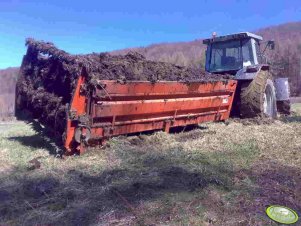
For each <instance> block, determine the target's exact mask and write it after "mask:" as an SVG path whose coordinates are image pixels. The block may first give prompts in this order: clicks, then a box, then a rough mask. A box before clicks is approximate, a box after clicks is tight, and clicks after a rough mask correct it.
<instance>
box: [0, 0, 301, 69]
mask: <svg viewBox="0 0 301 226" xmlns="http://www.w3.org/2000/svg"><path fill="white" fill-rule="evenodd" d="M300 20H301V2H300V0H283V1H282V0H271V1H264V0H253V1H246V0H245V1H242V0H240V1H239V0H236V1H235V0H211V1H209V0H208V1H202V0H186V1H183V0H182V1H175V0H173V1H169V0H151V1H143V0H139V1H134V0H120V1H115V0H110V1H107V0H106V1H101V0H98V1H96V0H95V1H89V0H85V1H84V0H81V1H78V0H73V1H68V0H51V1H50V0H49V1H43V0H36V1H27V0H11V1H6V0H0V68H6V67H9V66H19V65H20V64H21V60H22V56H23V54H24V53H25V51H26V48H25V46H24V41H25V38H26V37H33V38H35V39H42V40H45V41H52V42H54V43H55V44H56V45H57V46H58V47H59V48H62V49H64V50H66V51H67V52H70V53H89V52H103V51H110V50H116V49H122V48H127V47H136V46H146V45H149V44H152V43H160V42H175V41H190V40H194V39H199V38H206V37H209V36H211V33H212V32H213V31H216V32H217V33H218V34H219V35H221V34H228V33H234V32H239V31H253V30H256V29H258V28H262V27H267V26H270V25H278V24H282V23H286V22H292V21H300Z"/></svg>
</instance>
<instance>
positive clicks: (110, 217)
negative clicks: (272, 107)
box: [0, 105, 301, 225]
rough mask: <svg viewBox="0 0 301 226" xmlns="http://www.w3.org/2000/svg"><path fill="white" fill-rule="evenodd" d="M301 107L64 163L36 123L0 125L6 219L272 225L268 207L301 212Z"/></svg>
mask: <svg viewBox="0 0 301 226" xmlns="http://www.w3.org/2000/svg"><path fill="white" fill-rule="evenodd" d="M298 109H300V106H299V105H296V106H295V110H296V111H298ZM300 113H301V112H299V113H296V114H295V115H293V116H291V117H289V118H285V119H282V120H277V121H275V122H273V123H270V124H263V125H257V124H256V123H251V124H250V125H244V124H246V123H242V122H241V121H233V120H230V121H229V122H228V123H210V124H207V125H202V127H201V128H198V129H195V130H192V131H189V132H185V133H179V134H165V133H163V132H157V133H154V134H151V135H140V136H131V137H118V138H113V139H112V140H111V141H110V142H109V147H107V148H106V149H104V150H97V149H93V150H91V151H90V152H89V153H87V154H86V155H83V156H78V157H69V158H66V159H59V158H56V157H55V156H54V155H52V154H51V153H53V152H54V150H53V149H55V146H53V145H52V144H51V143H50V142H49V141H47V140H45V139H44V138H43V137H41V136H40V135H38V134H36V132H35V131H33V130H32V127H31V126H30V125H27V124H25V123H23V122H15V123H13V124H6V125H3V124H0V172H1V174H0V177H1V178H0V181H1V182H0V199H1V200H2V201H1V203H0V225H1V224H4V225H46V224H47V225H274V224H273V222H271V221H270V220H269V219H268V218H267V217H266V216H265V213H264V207H265V205H269V204H274V203H275V204H276V203H277V204H283V205H288V206H290V207H292V208H294V209H295V210H297V211H301V209H300V203H301V199H300V194H301V191H300V188H301V183H300V172H301V154H300V150H301V139H300V137H301V117H300V116H299V115H300ZM30 160H34V161H31V162H33V163H30V162H29V161H30ZM35 163H40V164H41V166H40V168H39V167H36V168H35V167H34V166H35Z"/></svg>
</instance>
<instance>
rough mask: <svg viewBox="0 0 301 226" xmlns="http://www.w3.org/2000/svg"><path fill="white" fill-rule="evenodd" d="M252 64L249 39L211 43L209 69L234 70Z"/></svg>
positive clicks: (218, 70)
mask: <svg viewBox="0 0 301 226" xmlns="http://www.w3.org/2000/svg"><path fill="white" fill-rule="evenodd" d="M253 64H254V57H253V51H252V44H251V39H249V40H231V41H226V42H215V43H212V45H211V56H210V61H209V71H211V72H221V71H236V70H239V69H241V68H242V67H243V66H249V65H253Z"/></svg>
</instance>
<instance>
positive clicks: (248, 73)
mask: <svg viewBox="0 0 301 226" xmlns="http://www.w3.org/2000/svg"><path fill="white" fill-rule="evenodd" d="M268 70H269V65H267V64H259V65H251V66H247V67H243V68H242V69H240V70H239V71H237V73H236V75H235V79H236V80H253V79H254V78H255V77H256V76H257V75H258V73H259V72H260V71H268Z"/></svg>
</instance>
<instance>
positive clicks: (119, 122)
mask: <svg viewBox="0 0 301 226" xmlns="http://www.w3.org/2000/svg"><path fill="white" fill-rule="evenodd" d="M84 83H85V78H84V77H83V76H80V77H79V79H78V82H77V87H76V89H75V92H74V95H73V98H72V102H71V104H70V108H69V114H67V117H68V120H67V127H66V140H65V148H66V149H67V152H68V153H69V154H72V153H75V152H77V153H83V152H84V151H85V148H86V147H87V146H88V145H89V146H90V145H95V144H96V145H97V144H103V142H105V141H106V140H107V139H109V138H110V137H112V136H118V135H125V134H131V133H137V132H143V131H150V130H164V131H166V132H168V131H169V129H170V128H172V127H178V126H186V125H192V124H198V123H201V122H208V121H222V120H226V119H228V118H229V115H230V111H231V107H232V102H233V99H234V94H235V90H236V86H237V81H235V80H227V81H223V80H221V81H209V82H190V83H184V82H174V81H160V82H156V83H152V82H148V81H130V82H127V83H125V84H121V83H119V82H118V81H111V80H110V81H109V80H100V81H98V84H100V85H99V86H97V87H98V88H96V89H95V90H94V91H93V93H90V94H88V95H87V94H85V92H81V87H83V85H84Z"/></svg>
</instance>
